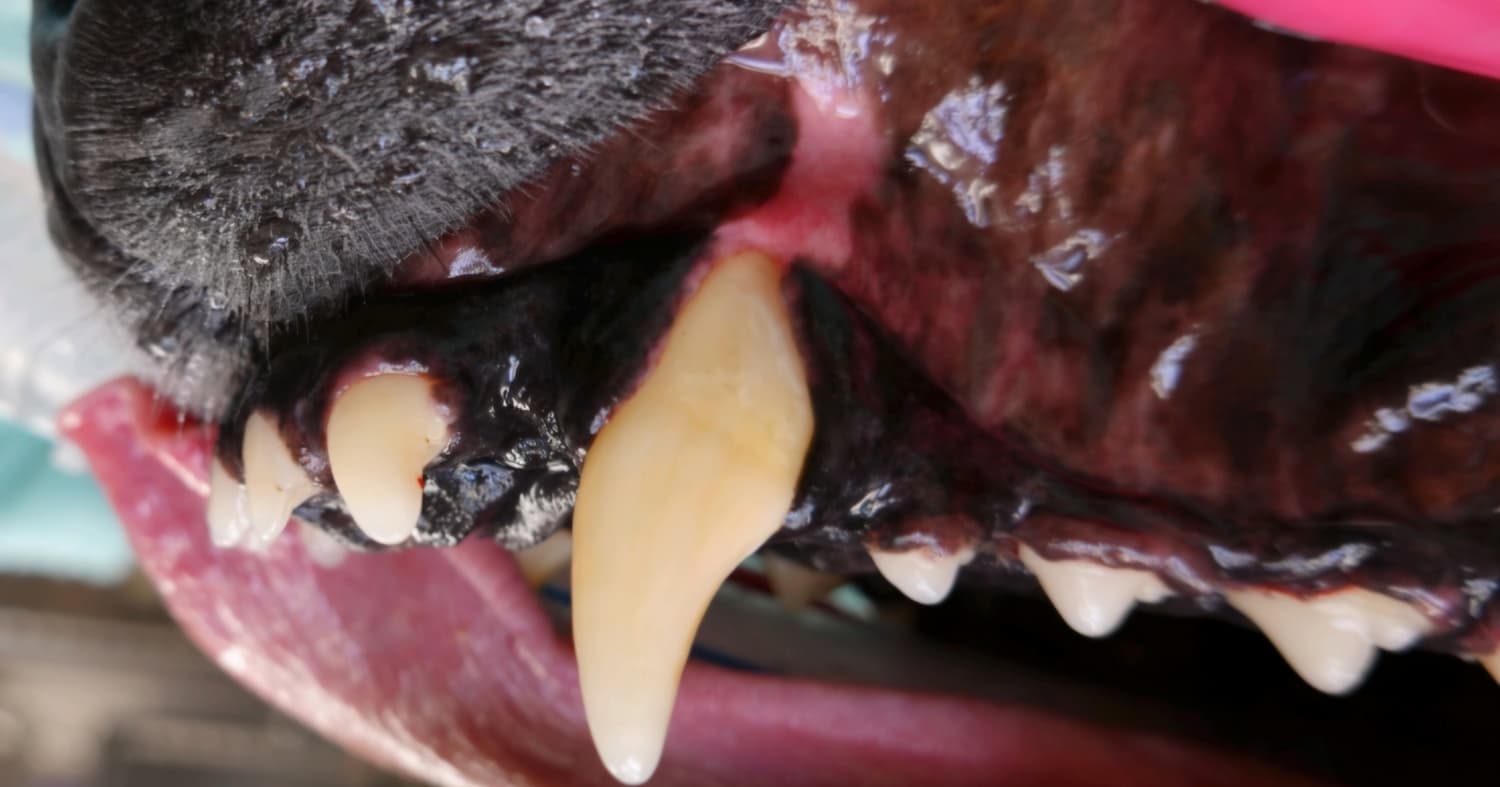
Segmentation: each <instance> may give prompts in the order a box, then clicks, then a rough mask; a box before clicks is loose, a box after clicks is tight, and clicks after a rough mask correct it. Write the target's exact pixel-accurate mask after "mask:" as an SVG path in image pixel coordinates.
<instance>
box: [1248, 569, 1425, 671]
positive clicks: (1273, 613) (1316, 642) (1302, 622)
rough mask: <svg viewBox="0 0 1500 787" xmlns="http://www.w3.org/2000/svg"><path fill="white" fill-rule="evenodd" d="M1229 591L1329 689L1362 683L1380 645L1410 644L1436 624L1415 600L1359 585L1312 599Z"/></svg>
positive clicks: (1288, 655)
mask: <svg viewBox="0 0 1500 787" xmlns="http://www.w3.org/2000/svg"><path fill="white" fill-rule="evenodd" d="M1224 596H1225V598H1227V599H1228V600H1229V603H1230V604H1232V605H1233V606H1234V607H1235V608H1236V609H1238V610H1239V611H1240V612H1241V613H1243V614H1244V615H1245V617H1247V618H1249V619H1250V620H1251V621H1252V622H1254V623H1255V625H1257V626H1259V627H1260V630H1261V631H1262V632H1264V633H1265V635H1266V637H1267V638H1268V639H1270V640H1271V644H1273V645H1275V646H1276V649H1277V650H1278V651H1280V652H1281V655H1282V657H1283V658H1285V659H1286V660H1287V663H1288V664H1290V665H1291V667H1292V669H1293V670H1295V671H1296V672H1297V674H1298V675H1301V676H1302V679H1303V680H1305V681H1307V682H1308V683H1309V684H1311V685H1312V687H1313V688H1315V689H1318V690H1319V691H1323V692H1326V693H1328V694H1345V693H1347V692H1349V691H1352V690H1353V689H1354V688H1355V687H1356V686H1358V685H1359V684H1360V682H1361V681H1363V680H1364V677H1365V675H1366V674H1368V673H1369V671H1370V668H1371V667H1372V666H1374V664H1375V657H1376V655H1377V653H1376V652H1377V650H1378V649H1379V648H1384V649H1386V650H1401V649H1404V648H1407V647H1410V646H1411V645H1412V644H1413V643H1415V642H1416V641H1417V640H1418V639H1420V638H1421V637H1422V635H1423V634H1426V633H1427V632H1428V631H1429V630H1430V627H1431V624H1430V622H1429V621H1428V620H1427V618H1426V616H1424V615H1423V614H1422V613H1421V612H1420V611H1419V610H1417V609H1416V608H1415V607H1413V606H1411V605H1410V604H1407V603H1405V602H1403V601H1399V600H1397V599H1394V598H1391V597H1390V596H1385V595H1381V594H1379V593H1374V592H1371V591H1368V590H1363V589H1359V588H1353V589H1349V590H1341V591H1337V592H1334V593H1327V594H1324V595H1321V596H1315V597H1312V598H1307V599H1301V598H1297V597H1295V596H1290V595H1286V594H1283V593H1273V592H1269V591H1264V590H1253V589H1244V590H1231V591H1227V592H1226V593H1225V594H1224Z"/></svg>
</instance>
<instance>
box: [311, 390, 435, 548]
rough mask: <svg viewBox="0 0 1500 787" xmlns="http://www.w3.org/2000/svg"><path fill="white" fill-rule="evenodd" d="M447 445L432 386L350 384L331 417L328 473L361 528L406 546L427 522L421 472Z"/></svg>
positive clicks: (383, 541)
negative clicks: (421, 522)
mask: <svg viewBox="0 0 1500 787" xmlns="http://www.w3.org/2000/svg"><path fill="white" fill-rule="evenodd" d="M447 443H448V419H447V418H446V417H445V411H444V409H443V408H442V407H441V406H439V405H438V403H437V402H436V401H435V400H434V399H433V396H432V383H431V381H429V380H428V379H427V378H426V377H422V376H419V375H414V374H381V375H376V376H374V377H366V378H364V379H362V380H359V381H358V382H355V383H354V384H353V385H350V386H349V387H348V388H346V389H345V390H344V391H343V392H341V393H340V394H339V395H338V398H337V399H335V400H334V403H333V408H332V409H331V410H330V411H329V413H328V468H329V470H330V471H332V473H333V481H334V484H336V485H337V486H338V489H339V494H340V495H341V496H342V497H343V498H344V504H345V505H346V506H348V508H349V515H350V516H351V517H353V519H354V522H355V524H357V525H358V526H359V529H360V530H361V531H362V532H363V533H364V534H365V535H366V536H368V537H369V538H370V540H372V541H375V542H377V543H380V544H400V543H401V542H403V541H405V540H407V539H408V538H410V537H411V534H412V533H413V532H415V531H416V529H417V524H418V522H419V521H420V520H421V518H422V483H423V472H424V471H425V470H426V468H427V465H428V463H430V462H431V461H432V460H433V459H436V458H437V456H438V454H440V453H442V451H443V449H444V448H445V447H446V446H447Z"/></svg>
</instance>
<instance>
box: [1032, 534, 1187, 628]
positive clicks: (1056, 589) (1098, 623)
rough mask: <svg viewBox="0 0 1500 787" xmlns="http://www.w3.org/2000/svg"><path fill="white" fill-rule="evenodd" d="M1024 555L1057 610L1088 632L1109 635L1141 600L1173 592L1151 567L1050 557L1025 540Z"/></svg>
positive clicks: (1074, 626) (1070, 624) (1155, 600)
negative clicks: (1122, 566)
mask: <svg viewBox="0 0 1500 787" xmlns="http://www.w3.org/2000/svg"><path fill="white" fill-rule="evenodd" d="M1020 556H1021V563H1022V564H1024V565H1025V566H1026V568H1027V569H1029V570H1030V571H1031V573H1032V574H1035V575H1036V578H1037V582H1039V583H1041V586H1042V590H1043V592H1045V593H1046V594H1047V598H1049V599H1051V601H1052V605H1053V606H1054V607H1056V608H1057V612H1058V614H1060V615H1062V619H1063V620H1064V621H1065V622H1066V623H1067V624H1068V625H1069V626H1071V627H1072V628H1073V630H1074V631H1076V632H1078V633H1079V634H1083V635H1084V636H1088V637H1104V636H1108V635H1109V634H1112V633H1114V631H1115V629H1117V628H1119V627H1120V624H1121V623H1124V622H1125V617H1126V616H1127V615H1129V614H1130V610H1131V609H1133V608H1134V607H1135V604H1136V602H1137V601H1145V602H1147V603H1155V602H1157V601H1161V600H1162V599H1164V598H1166V597H1167V596H1169V595H1171V591H1170V590H1168V589H1167V586H1166V585H1164V584H1163V583H1162V581H1161V580H1160V579H1159V578H1157V576H1156V575H1155V574H1153V573H1151V572H1149V571H1138V570H1134V569H1123V568H1111V567H1109V566H1101V565H1099V564H1097V563H1093V562H1090V561H1088V560H1048V559H1046V558H1044V557H1042V556H1041V555H1039V554H1037V553H1036V551H1034V550H1033V549H1032V548H1031V547H1029V546H1026V545H1024V544H1023V545H1022V546H1021V549H1020Z"/></svg>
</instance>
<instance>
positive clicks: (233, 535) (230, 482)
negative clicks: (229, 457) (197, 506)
mask: <svg viewBox="0 0 1500 787" xmlns="http://www.w3.org/2000/svg"><path fill="white" fill-rule="evenodd" d="M248 505H249V503H248V500H247V499H246V495H245V485H244V484H242V483H240V482H239V481H236V480H234V477H233V476H231V475H230V474H229V470H228V469H226V468H225V467H224V463H223V462H221V461H219V460H218V459H217V458H215V459H214V460H213V464H212V465H210V466H209V470H208V508H207V511H206V512H205V515H204V518H205V519H207V521H208V536H209V538H210V539H211V540H212V541H213V542H214V546H216V547H219V548H220V549H229V548H231V547H236V546H239V544H240V542H241V541H243V540H244V538H245V535H246V533H247V532H248V531H249V529H250V513H249V510H248Z"/></svg>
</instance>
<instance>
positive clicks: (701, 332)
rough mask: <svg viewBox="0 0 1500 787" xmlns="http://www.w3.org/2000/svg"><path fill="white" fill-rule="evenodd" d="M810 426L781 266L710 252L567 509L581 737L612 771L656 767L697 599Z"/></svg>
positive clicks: (785, 476)
mask: <svg viewBox="0 0 1500 787" xmlns="http://www.w3.org/2000/svg"><path fill="white" fill-rule="evenodd" d="M812 430H813V417H812V404H811V401H810V398H809V395H808V390H807V382H806V380H805V378H804V373H803V369H802V361H801V358H800V355H799V353H798V351H797V347H796V343H795V339H794V334H793V332H792V329H791V323H790V320H789V319H788V316H787V314H786V310H785V306H784V305H783V302H782V299H781V295H780V272H779V269H778V268H777V266H776V265H775V264H774V263H773V262H772V261H771V260H769V259H767V258H765V257H763V256H760V255H757V254H743V255H740V256H737V257H733V258H730V259H727V260H725V261H723V262H720V263H719V264H718V265H717V266H716V267H715V268H714V269H713V270H712V271H710V272H709V274H708V276H707V277H706V278H705V279H704V281H703V283H702V285H701V287H700V289H699V290H698V292H697V293H696V294H694V295H693V296H692V297H691V298H690V299H689V300H688V301H687V302H686V303H685V304H684V305H683V306H682V308H681V312H680V313H679V314H678V316H677V318H676V321H675V322H674V324H673V325H672V327H671V329H670V330H669V331H668V334H667V336H666V338H665V340H664V345H663V347H662V351H661V353H660V357H659V358H658V360H657V361H656V364H655V366H654V368H652V369H651V370H650V371H649V373H648V374H647V375H646V377H645V380H644V381H643V383H642V384H641V386H640V388H639V389H638V390H637V391H636V393H635V394H634V395H632V396H631V398H630V399H629V400H627V401H626V402H625V403H624V404H622V405H621V406H620V407H619V408H618V409H617V410H616V412H615V413H614V414H613V416H612V417H611V418H610V420H609V422H608V423H607V424H606V425H605V426H604V428H603V429H602V430H601V431H600V432H599V435H598V437H597V438H596V439H595V441H594V445H593V447H592V448H591V449H590V450H589V453H588V456H587V458H586V459H585V461H584V465H583V472H582V477H581V479H580V481H579V487H578V496H577V503H576V505H575V508H574V515H573V544H574V548H573V577H572V585H573V636H574V641H575V645H576V648H577V654H578V675H579V682H580V684H581V688H582V693H583V705H584V711H585V714H586V716H587V718H588V725H589V731H590V733H591V734H592V735H593V738H594V745H595V747H596V748H597V749H598V750H599V754H600V757H601V758H602V759H603V761H604V764H605V766H606V767H607V768H608V769H609V770H610V772H611V773H612V774H614V776H615V778H617V779H619V780H620V781H622V782H625V783H628V784H639V783H641V782H644V781H645V780H646V779H648V778H650V776H651V774H652V773H653V772H654V771H655V770H656V766H657V763H658V761H659V759H660V757H661V751H662V746H663V743H664V741H665V737H666V730H667V724H668V721H669V719H670V717H671V711H672V706H673V704H674V702H675V699H676V694H677V685H678V682H679V681H680V679H681V676H682V670H683V667H684V665H685V664H686V661H687V656H688V650H689V647H690V646H691V644H692V640H693V637H694V634H695V632H696V631H697V628H698V624H699V623H700V621H701V620H702V617H703V613H704V611H705V610H706V609H707V607H708V603H709V600H710V599H711V598H712V596H713V594H714V593H715V591H716V590H717V589H718V588H719V586H720V585H721V584H723V582H724V580H725V579H726V578H727V577H728V576H729V574H730V573H731V572H732V571H733V570H734V568H735V567H736V566H737V565H738V564H739V563H740V561H741V560H743V559H744V558H745V557H747V556H748V555H750V554H751V553H752V552H754V551H755V550H756V549H757V548H758V547H759V546H760V545H761V544H762V543H764V541H765V540H766V539H767V538H768V537H770V536H771V535H772V534H773V533H775V532H776V530H777V529H778V528H779V527H780V526H781V523H782V521H783V520H784V519H785V516H786V512H787V511H788V510H789V508H790V506H791V502H792V495H793V494H794V492H795V491H796V485H797V480H798V477H799V475H800V473H801V468H802V462H803V458H804V457H805V455H806V453H807V448H808V445H809V443H810V441H811V437H812Z"/></svg>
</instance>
